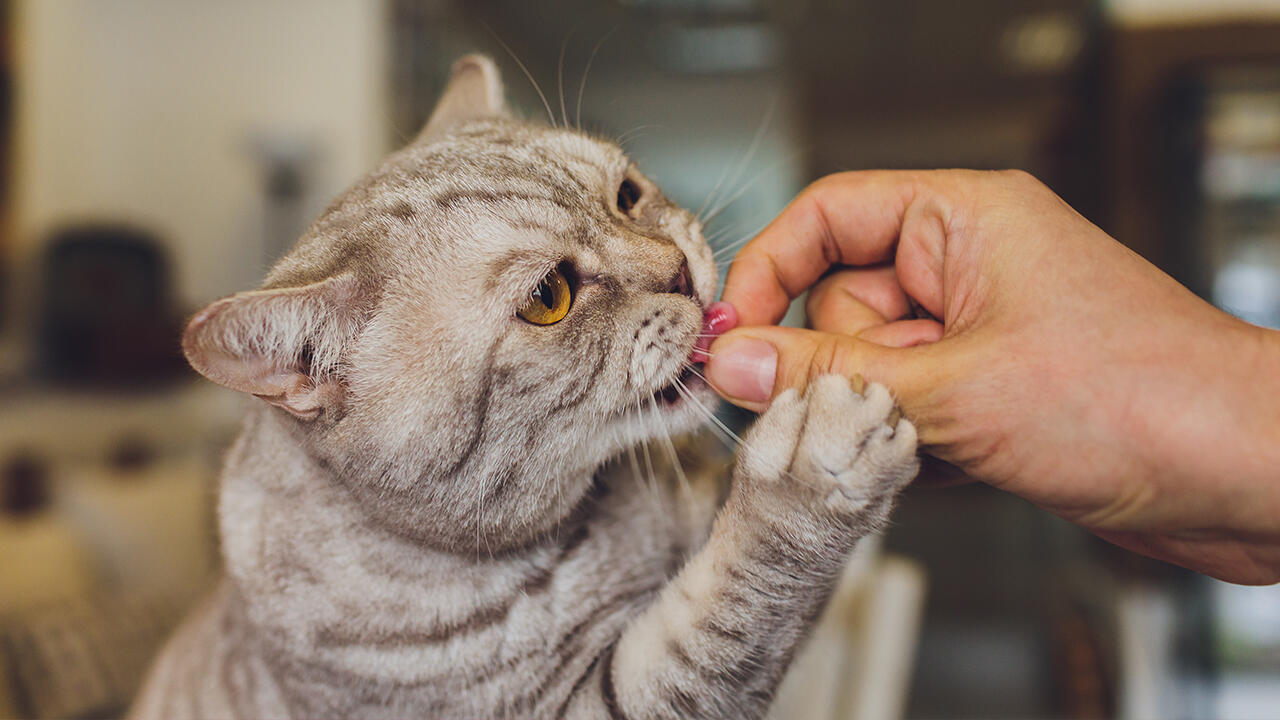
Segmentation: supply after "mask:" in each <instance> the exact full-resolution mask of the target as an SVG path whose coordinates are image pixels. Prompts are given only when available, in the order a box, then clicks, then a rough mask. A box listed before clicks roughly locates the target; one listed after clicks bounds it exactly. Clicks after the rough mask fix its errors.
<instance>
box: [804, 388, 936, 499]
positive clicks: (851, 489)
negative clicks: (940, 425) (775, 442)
mask: <svg viewBox="0 0 1280 720" xmlns="http://www.w3.org/2000/svg"><path fill="white" fill-rule="evenodd" d="M808 399H809V414H808V417H807V420H806V422H805V428H804V437H803V438H802V439H801V441H800V447H799V449H798V452H797V454H796V460H795V463H794V467H795V468H796V471H797V472H798V473H799V474H802V475H806V476H808V477H810V478H813V479H814V480H815V481H818V482H827V483H832V484H833V487H832V491H831V493H830V495H829V496H828V501H829V502H830V503H832V504H834V505H836V506H839V507H842V508H844V509H855V508H860V507H865V506H866V505H868V504H871V503H874V502H876V501H878V500H880V499H881V498H884V497H886V496H888V495H891V494H892V493H893V492H894V491H895V490H897V489H898V488H899V487H901V486H902V485H903V484H905V483H906V482H909V481H910V480H911V478H913V477H914V476H915V471H916V468H917V460H916V455H915V450H916V432H915V426H913V425H912V424H911V423H910V421H908V420H906V419H903V418H902V417H901V413H900V412H899V411H898V409H897V406H896V405H895V404H894V401H893V397H892V396H891V395H890V394H889V391H888V389H886V388H885V387H884V386H883V385H880V384H877V383H871V384H869V385H866V386H865V389H864V390H863V392H861V393H859V392H857V389H856V388H855V387H854V385H853V384H851V383H850V382H849V381H848V380H846V379H845V378H843V377H840V376H836V375H827V376H823V377H821V378H819V379H818V380H817V381H815V382H814V383H813V384H811V385H810V390H809V394H808Z"/></svg>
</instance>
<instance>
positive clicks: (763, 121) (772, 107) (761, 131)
mask: <svg viewBox="0 0 1280 720" xmlns="http://www.w3.org/2000/svg"><path fill="white" fill-rule="evenodd" d="M777 109H778V98H777V97H774V98H773V99H772V100H770V101H769V105H768V107H766V108H765V110H764V115H762V116H761V117H760V125H759V126H758V127H757V128H756V132H755V135H754V136H752V138H751V144H750V145H749V146H748V147H747V152H746V154H745V155H743V158H742V160H741V161H739V162H738V165H737V167H736V168H735V169H734V171H733V179H732V180H730V181H729V183H728V185H729V186H732V185H733V184H734V183H736V182H738V178H740V177H742V173H743V171H744V170H746V169H747V165H748V164H749V163H750V162H751V160H752V158H754V157H755V154H756V151H757V150H759V149H760V143H761V142H762V141H763V140H764V136H765V133H766V132H768V130H769V125H770V123H772V122H773V113H774V112H775V111H776V110H777ZM723 179H724V178H723V176H721V180H718V181H716V185H715V187H714V188H712V191H711V192H712V194H711V195H708V196H707V199H706V200H705V201H703V203H702V207H700V208H698V212H696V213H694V216H695V217H697V218H698V219H699V220H700V221H701V222H702V224H704V225H705V224H707V223H708V222H710V221H711V218H713V217H715V214H716V213H715V212H713V213H712V214H711V215H708V216H707V217H706V218H703V217H702V211H703V210H706V209H707V205H710V204H711V200H712V199H713V198H714V197H715V193H716V192H717V191H718V190H719V189H720V185H721V183H722V182H723ZM722 207H723V206H722Z"/></svg>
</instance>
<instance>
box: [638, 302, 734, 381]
mask: <svg viewBox="0 0 1280 720" xmlns="http://www.w3.org/2000/svg"><path fill="white" fill-rule="evenodd" d="M737 324H738V311H737V310H735V309H734V307H733V306H732V305H730V304H729V303H726V302H716V303H712V304H711V305H710V306H709V307H708V308H707V309H706V311H705V312H704V313H703V314H702V331H701V332H700V333H698V339H697V342H695V343H694V345H693V350H692V351H691V352H690V353H689V363H690V364H689V365H686V366H685V367H684V369H683V370H681V371H680V374H679V375H677V376H676V378H675V380H673V381H672V382H671V384H669V385H667V386H666V387H664V388H662V389H661V390H658V391H657V392H655V393H654V394H653V399H654V400H656V401H658V402H660V403H662V404H663V405H675V404H676V403H677V402H679V400H680V396H681V395H682V394H687V393H688V392H691V391H692V390H693V389H694V388H697V387H701V386H707V387H710V385H709V384H708V383H707V381H706V378H705V377H704V376H703V374H702V370H701V367H703V366H705V365H706V362H707V360H710V359H711V354H710V353H709V352H707V351H708V350H709V349H710V348H711V343H712V342H714V341H715V339H716V338H718V337H720V335H721V334H723V333H726V332H728V331H729V330H732V329H733V328H734V327H736V326H737Z"/></svg>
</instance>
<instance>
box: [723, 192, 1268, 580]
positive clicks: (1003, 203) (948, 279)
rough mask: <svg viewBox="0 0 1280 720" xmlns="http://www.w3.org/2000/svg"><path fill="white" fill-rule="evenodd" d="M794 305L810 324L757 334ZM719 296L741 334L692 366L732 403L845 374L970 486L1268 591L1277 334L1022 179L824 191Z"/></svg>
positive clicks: (756, 403)
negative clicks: (874, 393)
mask: <svg viewBox="0 0 1280 720" xmlns="http://www.w3.org/2000/svg"><path fill="white" fill-rule="evenodd" d="M806 290H811V293H810V296H809V300H808V306H807V309H808V313H809V319H810V323H811V326H812V329H808V330H802V329H795V328H780V327H775V326H774V323H776V322H778V320H780V319H781V317H782V315H783V313H784V312H785V309H786V307H787V304H788V303H789V302H790V300H791V299H792V298H795V297H797V296H799V295H800V294H801V293H803V292H804V291H806ZM908 298H910V300H909V299H908ZM724 299H725V300H726V301H728V302H730V303H732V304H733V305H734V306H735V307H736V308H737V309H738V313H739V316H740V319H741V326H740V327H739V329H737V330H734V331H731V332H729V333H726V334H725V335H724V336H722V337H721V338H719V339H718V340H717V341H716V343H715V344H714V345H713V346H712V347H711V353H712V356H713V357H712V359H711V361H710V362H709V364H708V368H707V371H708V377H709V379H710V380H711V382H712V384H713V385H714V386H715V387H716V388H717V390H719V391H720V392H721V394H723V395H724V396H725V397H726V398H727V399H728V400H730V401H731V402H733V403H735V404H737V405H740V406H742V407H745V408H748V409H752V410H757V411H759V410H761V409H763V408H764V407H766V406H767V405H768V404H769V401H770V399H771V398H773V397H775V396H776V395H778V394H779V393H781V392H783V391H784V390H786V389H787V388H793V387H794V388H803V387H805V386H806V385H807V384H808V382H809V381H810V380H811V379H813V378H816V377H818V376H820V375H822V374H824V373H829V372H834V373H839V374H843V375H846V376H850V377H852V376H854V375H862V376H865V377H867V378H868V379H872V380H876V381H879V382H882V383H884V384H886V385H888V386H889V387H891V388H893V390H894V392H895V393H896V394H897V396H898V398H899V401H900V404H901V406H902V408H903V410H904V412H905V413H906V414H907V415H908V416H909V417H910V418H911V419H912V420H913V421H914V422H915V423H916V426H917V428H918V430H919V436H920V442H921V446H922V447H923V448H925V449H926V450H927V451H928V452H929V453H930V454H932V455H933V456H934V457H936V458H938V459H941V460H944V461H946V462H948V463H951V464H953V465H955V466H957V467H958V468H960V469H961V470H962V471H963V472H964V473H965V474H967V475H968V476H969V477H970V478H973V479H975V480H980V481H983V482H987V483H990V484H991V485H993V486H995V487H999V488H1002V489H1004V490H1007V491H1009V492H1013V493H1016V494H1018V495H1020V496H1022V497H1024V498H1026V499H1028V500H1030V501H1031V502H1033V503H1036V504H1037V505H1039V506H1041V507H1043V508H1045V509H1046V510H1048V511H1050V512H1052V513H1055V514H1057V515H1060V516H1062V517H1064V518H1066V519H1068V520H1071V521H1073V522H1076V523H1078V524H1080V525H1082V526H1084V527H1086V528H1088V529H1089V530H1091V531H1092V532H1094V533H1096V534H1097V535H1099V536H1100V537H1103V538H1105V539H1107V540H1109V541H1111V542H1114V543H1116V544H1118V545H1121V546H1123V547H1126V548H1129V549H1131V550H1134V551H1137V552H1140V553H1143V554H1146V555H1149V556H1152V557H1156V558H1160V559H1162V560H1166V561H1169V562H1173V563H1176V564H1179V565H1182V566H1185V567H1188V568H1191V569H1194V570H1197V571H1200V572H1203V573H1205V574H1208V575H1212V576H1214V577H1217V578H1220V579H1223V580H1228V581H1231V582H1237V583H1246V584H1269V583H1274V582H1277V581H1280V332H1275V331H1272V330H1266V329H1263V328H1259V327H1256V326H1253V325H1249V324H1247V323H1244V322H1242V321H1240V320H1237V319H1235V318H1233V317H1231V316H1229V315H1227V314H1226V313H1223V312H1221V311H1219V310H1218V309H1216V308H1214V307H1213V306H1211V305H1209V304H1208V303H1206V302H1204V301H1203V300H1201V299H1199V298H1197V297H1196V296H1195V295H1193V294H1192V293H1191V292H1190V291H1188V290H1187V289H1186V288H1184V287H1182V286H1181V285H1179V284H1178V283H1177V282H1175V281H1174V280H1173V279H1172V278H1170V277H1169V276H1167V275H1165V274H1164V273H1162V272H1161V271H1160V270H1158V269H1157V268H1155V267H1154V266H1152V265H1151V264H1150V263H1148V262H1146V261H1145V260H1143V259H1142V258H1141V257H1139V256H1137V255H1136V254H1134V253H1133V252H1131V251H1130V250H1128V249H1127V248H1125V247H1124V246H1123V245H1121V244H1120V243H1118V242H1116V241H1115V240H1113V239H1112V238H1111V237H1109V236H1108V235H1106V234H1105V233H1104V232H1102V231H1101V230H1100V229H1098V228H1097V227H1095V226H1094V225H1092V224H1091V223H1089V222H1088V221H1087V220H1085V219H1084V218H1083V217H1081V216H1080V215H1078V214H1077V213H1076V212H1075V211H1074V210H1072V209H1071V208H1070V207H1069V206H1067V204H1066V203H1064V202H1063V201H1062V200H1061V199H1060V198H1058V197H1057V196H1056V195H1055V194H1054V193H1053V192H1052V191H1050V190H1049V189H1048V188H1046V187H1045V186H1044V185H1042V184H1041V183H1039V182H1038V181H1036V180H1035V179H1034V178H1032V177H1031V176H1029V175H1026V174H1025V173H1020V172H1005V173H986V172H970V171H936V172H916V173H907V172H858V173H843V174H839V175H832V176H829V177H826V178H823V179H821V180H819V181H818V182H816V183H814V184H813V185H812V186H810V187H809V188H807V189H806V190H805V191H804V192H803V193H801V194H800V196H799V197H797V198H796V199H795V201H793V202H792V203H791V205H789V206H788V207H787V208H786V209H785V210H784V211H783V212H782V214H781V215H780V216H779V217H778V218H777V219H776V220H775V221H774V222H773V223H772V224H770V225H769V226H768V227H767V228H766V229H765V230H764V231H763V232H762V233H761V234H760V235H759V236H757V237H756V238H754V239H753V240H752V241H751V242H750V243H748V244H747V245H746V246H745V247H744V248H743V250H742V251H741V252H740V253H739V254H738V256H737V258H736V259H735V260H734V263H733V265H732V266H731V268H730V269H729V274H728V279H727V282H726V285H725V291H724ZM911 302H914V303H916V304H917V305H918V306H919V307H921V308H923V309H924V310H925V311H927V313H928V314H929V315H931V316H932V318H925V319H916V318H914V315H916V314H918V313H915V314H913V313H912V307H911ZM935 318H936V319H935ZM771 358H776V360H771Z"/></svg>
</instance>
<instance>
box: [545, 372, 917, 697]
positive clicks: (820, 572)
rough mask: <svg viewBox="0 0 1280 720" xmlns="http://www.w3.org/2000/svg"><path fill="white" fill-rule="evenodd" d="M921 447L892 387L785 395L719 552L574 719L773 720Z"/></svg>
mask: <svg viewBox="0 0 1280 720" xmlns="http://www.w3.org/2000/svg"><path fill="white" fill-rule="evenodd" d="M915 447H916V433H915V428H914V427H913V426H912V425H911V423H909V422H907V421H906V420H901V421H898V420H897V413H896V411H895V409H894V404H893V400H892V398H891V397H890V396H889V393H888V391H886V390H885V389H884V388H883V387H881V386H879V385H871V386H869V387H868V388H867V389H866V391H865V393H859V392H857V391H856V390H855V389H854V388H853V387H851V386H850V384H849V382H848V381H847V380H845V379H844V378H842V377H838V376H834V375H831V376H825V377H822V378H819V379H818V380H817V381H816V382H815V383H813V384H812V385H811V386H810V389H809V391H808V393H807V394H805V395H803V396H801V395H798V394H796V393H795V392H794V391H788V392H786V393H784V394H782V395H780V396H779V397H778V398H777V399H776V400H774V402H773V404H772V405H771V406H770V408H769V410H768V411H767V412H766V413H765V414H764V415H763V416H762V417H761V418H760V420H759V421H758V422H757V423H756V426H755V427H754V428H752V431H751V433H750V434H749V435H748V437H747V440H746V442H745V443H744V446H743V448H742V449H741V452H740V457H739V460H738V467H737V470H736V472H735V475H734V488H733V491H732V493H731V495H730V498H729V500H728V502H727V503H726V505H725V507H724V508H723V509H722V510H721V512H720V514H719V516H718V517H717V519H716V523H715V528H714V530H713V531H712V534H711V537H710V539H709V540H708V541H707V544H706V545H705V546H704V547H703V549H702V550H700V551H699V552H698V554H697V555H695V556H694V557H693V558H692V559H690V560H689V562H688V563H687V564H686V565H685V567H684V568H683V569H682V570H681V571H680V573H679V575H678V576H677V577H676V578H675V579H674V580H672V582H671V583H670V584H669V585H668V586H667V587H666V588H665V589H664V590H663V592H662V594H661V595H660V596H659V599H658V600H657V601H656V602H655V603H654V605H652V606H651V607H649V608H648V609H647V610H646V611H645V612H644V613H643V614H642V615H641V616H640V617H639V618H637V619H636V621H635V622H633V623H632V624H631V625H630V626H629V627H628V628H627V630H626V631H625V632H624V633H623V635H622V637H621V639H620V640H619V642H618V644H617V645H616V646H615V647H614V648H613V649H612V650H611V651H610V652H608V653H606V654H605V655H604V656H602V657H601V659H600V660H599V662H598V664H597V667H596V668H595V670H594V672H593V673H592V676H591V677H589V678H584V680H585V682H584V683H583V684H582V686H581V692H580V693H579V696H578V697H575V698H574V699H573V701H572V702H571V704H570V708H571V709H572V710H575V711H577V712H573V713H571V714H581V715H583V716H589V715H596V714H600V713H607V714H608V715H609V716H612V717H627V718H634V719H636V720H639V719H641V718H675V717H680V718H685V717H700V718H748V717H759V716H762V715H764V713H765V712H766V710H767V709H768V706H769V702H770V701H771V700H772V698H773V693H774V691H775V690H776V688H777V685H778V682H779V680H780V678H781V676H782V673H783V671H784V670H785V669H786V667H787V664H788V663H789V662H790V660H791V657H792V655H793V654H794V653H795V651H796V649H797V647H798V645H799V644H800V642H801V641H802V640H803V639H804V637H805V635H806V633H807V632H808V630H809V629H810V627H811V626H812V625H813V623H814V621H815V620H816V618H817V616H818V614H819V613H820V612H821V610H822V608H823V606H824V605H825V603H826V601H827V599H828V598H829V597H830V594H831V592H832V589H833V587H834V584H835V581H836V578H837V576H838V575H839V573H840V570H841V568H842V567H843V565H844V562H845V560H846V559H847V557H848V555H849V552H850V550H852V548H853V545H854V543H856V542H857V540H858V539H859V538H861V537H863V536H864V535H866V534H868V533H870V532H872V531H874V530H876V529H877V528H878V527H880V526H881V525H882V524H883V523H884V520H885V518H886V517H887V515H888V512H889V507H890V505H891V503H892V501H893V497H894V495H895V493H896V492H897V490H898V489H899V488H901V487H902V486H903V485H904V484H906V483H907V482H909V481H910V480H911V479H912V478H913V477H914V476H915V474H916V471H917V469H918V463H917V460H916V455H915Z"/></svg>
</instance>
